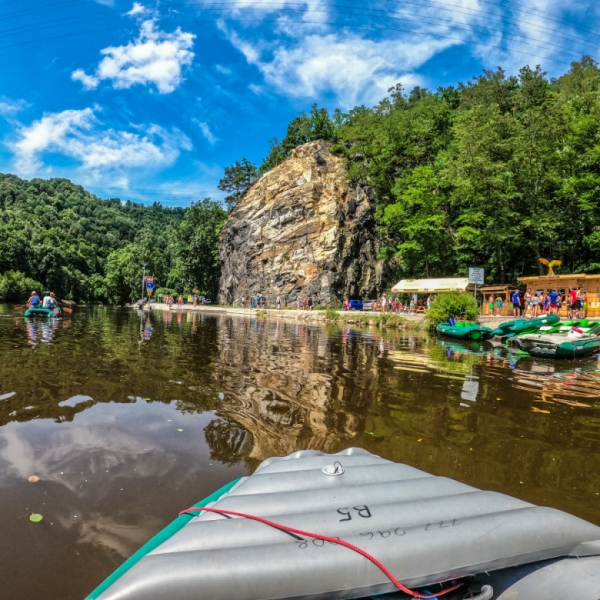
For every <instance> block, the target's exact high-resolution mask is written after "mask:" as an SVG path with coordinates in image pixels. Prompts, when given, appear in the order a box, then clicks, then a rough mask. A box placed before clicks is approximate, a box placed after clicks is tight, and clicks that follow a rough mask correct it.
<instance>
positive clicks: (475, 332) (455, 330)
mask: <svg viewBox="0 0 600 600" xmlns="http://www.w3.org/2000/svg"><path fill="white" fill-rule="evenodd" d="M436 331H437V332H438V333H439V334H440V335H445V336H448V337H451V338H455V339H457V340H489V339H491V338H492V337H494V331H493V330H492V329H490V328H489V327H482V326H481V325H478V324H477V323H474V322H467V321H459V322H457V323H455V324H454V326H452V325H450V323H440V324H439V325H438V326H437V327H436Z"/></svg>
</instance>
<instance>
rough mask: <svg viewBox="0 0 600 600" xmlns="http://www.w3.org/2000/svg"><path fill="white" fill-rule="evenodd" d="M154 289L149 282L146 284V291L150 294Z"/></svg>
mask: <svg viewBox="0 0 600 600" xmlns="http://www.w3.org/2000/svg"><path fill="white" fill-rule="evenodd" d="M154 288H155V285H154V284H153V283H152V282H151V281H147V282H146V289H147V290H148V291H149V292H151V291H152V290H153V289H154Z"/></svg>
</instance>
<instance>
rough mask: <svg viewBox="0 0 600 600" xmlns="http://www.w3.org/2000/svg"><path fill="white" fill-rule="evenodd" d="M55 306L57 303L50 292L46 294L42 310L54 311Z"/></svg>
mask: <svg viewBox="0 0 600 600" xmlns="http://www.w3.org/2000/svg"><path fill="white" fill-rule="evenodd" d="M55 305H56V301H55V300H54V298H52V296H51V295H50V292H46V294H45V295H44V302H43V303H42V308H47V309H49V310H52V309H53V308H54V306H55Z"/></svg>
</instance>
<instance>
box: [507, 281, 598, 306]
mask: <svg viewBox="0 0 600 600" xmlns="http://www.w3.org/2000/svg"><path fill="white" fill-rule="evenodd" d="M518 280H519V281H521V282H522V283H523V284H524V285H525V286H526V287H527V289H530V290H531V293H532V294H535V293H536V292H537V293H538V294H539V293H541V292H544V293H545V294H546V293H548V292H551V291H552V290H556V291H557V292H559V293H560V294H563V295H564V296H565V302H564V303H563V305H562V307H561V313H560V314H561V316H563V317H566V316H567V303H566V299H567V294H568V293H569V290H570V289H571V287H574V288H575V289H579V288H580V287H581V289H582V290H584V291H585V292H586V294H587V312H586V316H588V317H599V316H600V275H586V274H585V273H574V274H571V275H552V276H548V275H538V276H536V277H519V278H518Z"/></svg>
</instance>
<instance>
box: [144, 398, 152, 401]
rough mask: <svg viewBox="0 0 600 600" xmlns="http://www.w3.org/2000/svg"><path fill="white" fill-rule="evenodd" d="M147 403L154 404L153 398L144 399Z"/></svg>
mask: <svg viewBox="0 0 600 600" xmlns="http://www.w3.org/2000/svg"><path fill="white" fill-rule="evenodd" d="M144 400H145V401H146V402H152V398H144Z"/></svg>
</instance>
